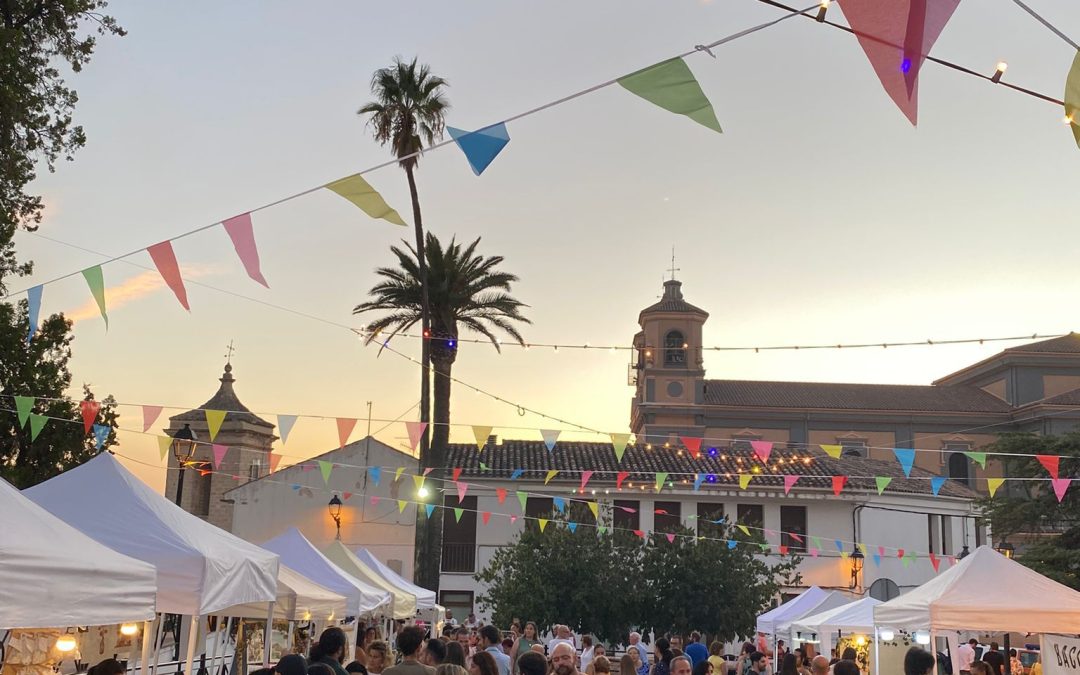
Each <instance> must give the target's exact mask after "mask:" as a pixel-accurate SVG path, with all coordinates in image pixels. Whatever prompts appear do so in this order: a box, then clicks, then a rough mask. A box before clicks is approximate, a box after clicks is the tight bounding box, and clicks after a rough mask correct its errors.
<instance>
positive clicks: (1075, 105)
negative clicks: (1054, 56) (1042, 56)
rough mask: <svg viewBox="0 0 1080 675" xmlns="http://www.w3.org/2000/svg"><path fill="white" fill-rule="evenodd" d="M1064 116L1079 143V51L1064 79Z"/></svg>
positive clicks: (1079, 143) (1078, 143)
mask: <svg viewBox="0 0 1080 675" xmlns="http://www.w3.org/2000/svg"><path fill="white" fill-rule="evenodd" d="M1065 118H1066V119H1068V120H1069V127H1070V128H1071V129H1072V132H1073V138H1075V139H1076V144H1077V145H1080V51H1078V52H1076V56H1074V57H1073V62H1072V67H1071V68H1069V76H1068V77H1067V78H1066V79H1065Z"/></svg>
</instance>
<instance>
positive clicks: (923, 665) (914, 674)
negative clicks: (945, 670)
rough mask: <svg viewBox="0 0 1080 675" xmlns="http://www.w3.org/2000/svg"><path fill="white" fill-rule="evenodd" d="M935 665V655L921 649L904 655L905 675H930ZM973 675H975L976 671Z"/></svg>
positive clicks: (845, 652)
mask: <svg viewBox="0 0 1080 675" xmlns="http://www.w3.org/2000/svg"><path fill="white" fill-rule="evenodd" d="M852 651H855V650H852ZM844 658H847V650H845V651H844ZM935 665H936V664H935V662H934V655H933V654H931V653H930V652H928V651H926V650H925V649H922V648H920V647H912V648H911V649H909V650H908V651H907V654H905V655H904V675H930V674H931V673H933V672H934V666H935ZM972 675H975V670H974V669H972Z"/></svg>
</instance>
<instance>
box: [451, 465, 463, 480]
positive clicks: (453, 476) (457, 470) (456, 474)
mask: <svg viewBox="0 0 1080 675" xmlns="http://www.w3.org/2000/svg"><path fill="white" fill-rule="evenodd" d="M458 478H461V467H460V466H458V467H454V470H453V471H451V472H450V480H452V481H454V482H457V479H458Z"/></svg>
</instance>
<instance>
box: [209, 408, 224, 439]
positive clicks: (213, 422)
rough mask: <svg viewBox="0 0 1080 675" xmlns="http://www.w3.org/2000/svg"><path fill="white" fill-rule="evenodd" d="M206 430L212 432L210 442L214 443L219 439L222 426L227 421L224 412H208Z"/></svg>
mask: <svg viewBox="0 0 1080 675" xmlns="http://www.w3.org/2000/svg"><path fill="white" fill-rule="evenodd" d="M204 412H205V413H206V428H207V429H208V430H209V431H210V441H211V442H213V441H214V439H215V438H217V435H218V432H219V431H221V425H222V423H223V422H224V421H225V415H226V414H227V413H226V411H224V410H206V411H204Z"/></svg>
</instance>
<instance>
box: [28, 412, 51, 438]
mask: <svg viewBox="0 0 1080 675" xmlns="http://www.w3.org/2000/svg"><path fill="white" fill-rule="evenodd" d="M48 421H49V418H48V417H46V416H44V415H38V414H37V413H31V414H30V441H31V442H33V441H35V440H37V437H38V434H40V433H41V430H42V429H44V428H45V424H46V423H47V422H48Z"/></svg>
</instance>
